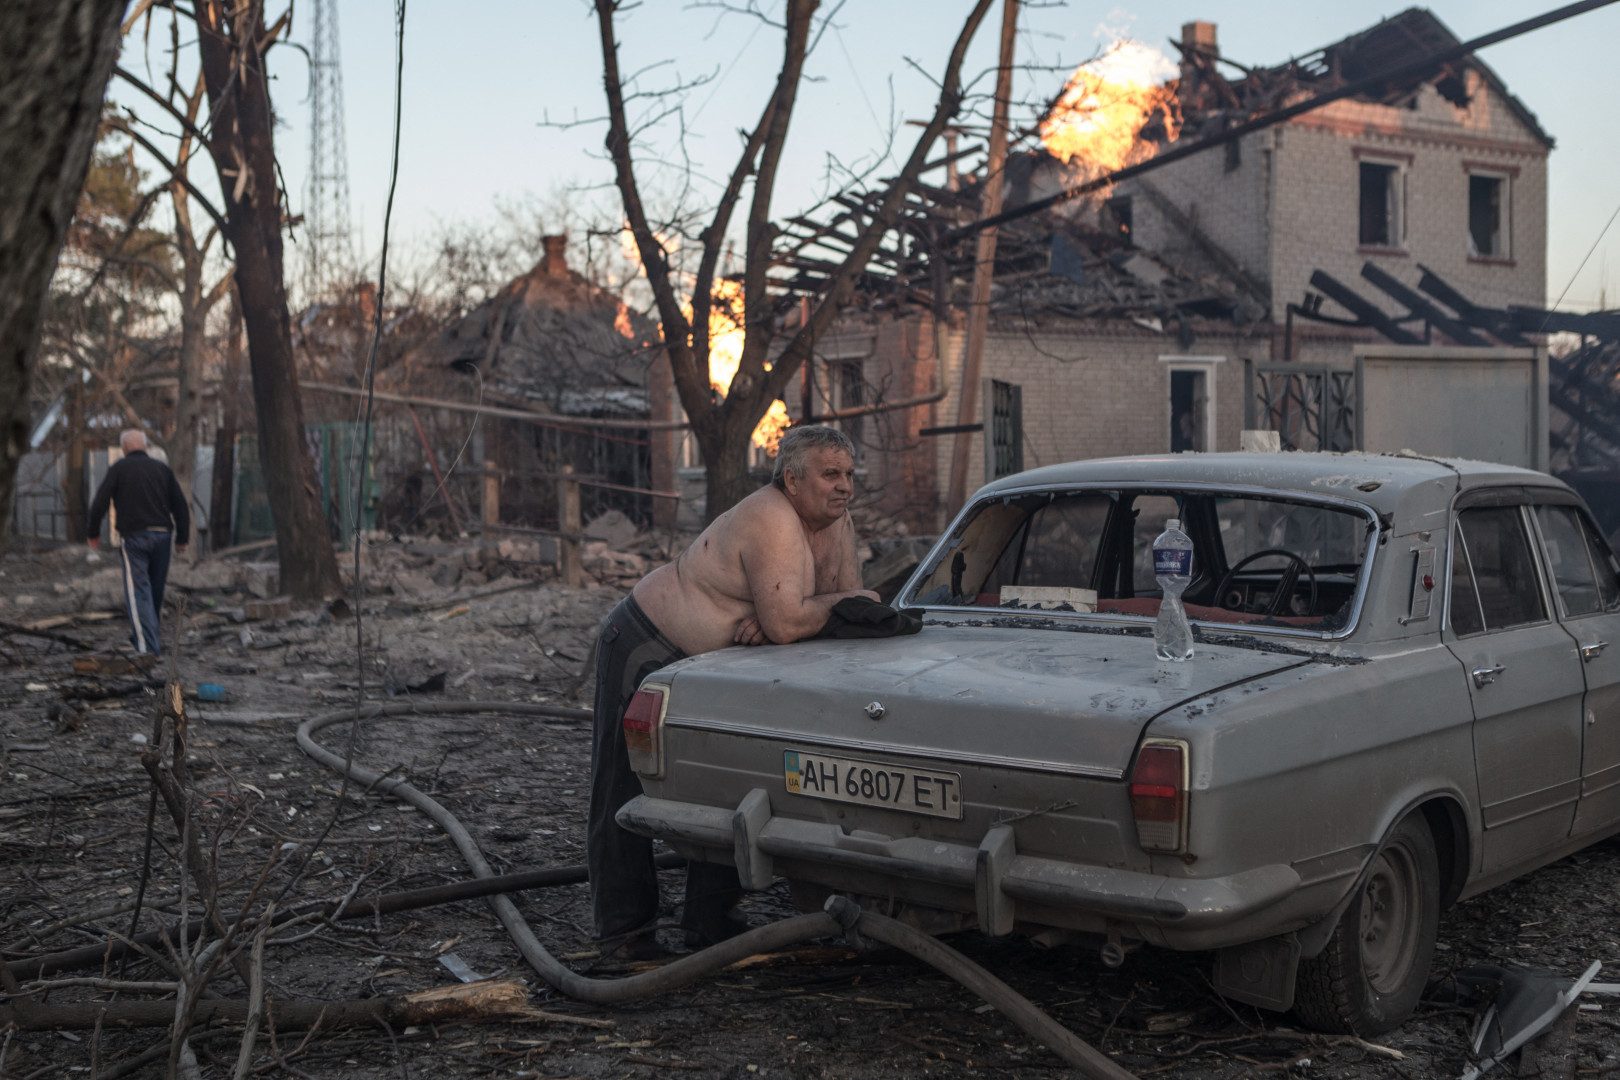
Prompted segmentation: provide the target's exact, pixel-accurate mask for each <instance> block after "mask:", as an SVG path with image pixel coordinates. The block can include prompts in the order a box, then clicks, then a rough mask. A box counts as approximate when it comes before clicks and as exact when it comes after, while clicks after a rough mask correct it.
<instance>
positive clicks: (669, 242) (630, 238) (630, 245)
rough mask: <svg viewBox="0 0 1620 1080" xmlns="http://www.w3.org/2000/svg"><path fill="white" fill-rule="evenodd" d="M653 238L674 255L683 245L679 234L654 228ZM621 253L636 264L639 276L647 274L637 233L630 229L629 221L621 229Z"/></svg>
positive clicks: (625, 259)
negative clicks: (637, 242) (637, 240)
mask: <svg viewBox="0 0 1620 1080" xmlns="http://www.w3.org/2000/svg"><path fill="white" fill-rule="evenodd" d="M653 239H654V240H656V241H657V242H658V246H659V247H661V248H663V249H664V251H666V252H667V253H668V254H669V255H670V256H673V255H674V254H675V252H676V251H677V250H679V249H680V246H681V238H680V236H679V235H678V234H671V233H662V232H659V231H658V230H657V229H654V230H653ZM619 253H620V254H622V255H623V256H624V261H625V262H627V263H633V264H634V265H635V268H636V276H637V277H646V276H647V266H646V264H645V263H643V262H642V261H641V248H640V246H638V245H637V244H636V234H635V233H634V232H632V231H631V230H630V223H629V222H628V221H626V222H625V223H624V228H622V229H620V230H619Z"/></svg>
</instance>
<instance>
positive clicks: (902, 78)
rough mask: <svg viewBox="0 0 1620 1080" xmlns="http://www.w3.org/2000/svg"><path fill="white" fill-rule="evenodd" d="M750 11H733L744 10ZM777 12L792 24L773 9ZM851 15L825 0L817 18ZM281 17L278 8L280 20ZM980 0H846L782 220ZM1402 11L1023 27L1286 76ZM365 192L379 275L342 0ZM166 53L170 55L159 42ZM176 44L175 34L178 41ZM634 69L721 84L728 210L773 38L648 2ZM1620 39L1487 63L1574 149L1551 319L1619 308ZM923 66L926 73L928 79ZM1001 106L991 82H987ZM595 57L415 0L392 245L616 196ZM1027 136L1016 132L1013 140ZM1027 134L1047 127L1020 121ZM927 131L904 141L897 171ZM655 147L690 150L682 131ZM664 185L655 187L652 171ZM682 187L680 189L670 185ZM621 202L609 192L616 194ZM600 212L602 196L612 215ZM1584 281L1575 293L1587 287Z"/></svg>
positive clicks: (452, 6)
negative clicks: (539, 206)
mask: <svg viewBox="0 0 1620 1080" xmlns="http://www.w3.org/2000/svg"><path fill="white" fill-rule="evenodd" d="M740 2H741V0H738V3H740ZM761 3H763V4H764V6H765V7H766V8H767V9H769V10H773V11H774V10H776V9H777V8H778V7H779V4H778V3H776V2H773V0H761ZM833 6H836V4H834V3H829V2H828V0H823V4H822V7H823V9H824V10H825V9H828V8H830V7H833ZM1552 6H1554V4H1553V0H1535V2H1532V3H1525V2H1524V0H1516V2H1515V0H1435V2H1433V3H1432V4H1431V5H1430V7H1431V9H1432V10H1433V11H1434V12H1435V13H1436V14H1437V15H1438V16H1439V17H1440V18H1441V20H1442V21H1444V22H1445V23H1446V25H1447V26H1449V27H1450V28H1451V30H1452V31H1453V32H1454V33H1456V34H1457V35H1458V37H1459V38H1462V39H1467V38H1470V37H1473V36H1476V35H1478V34H1481V33H1485V32H1488V31H1490V30H1494V29H1496V28H1498V27H1501V26H1505V25H1507V24H1509V23H1512V22H1516V21H1518V20H1520V19H1523V18H1526V17H1527V16H1529V15H1531V14H1534V13H1535V12H1537V11H1540V10H1545V9H1546V8H1550V7H1552ZM272 7H274V5H272ZM312 7H313V5H312V4H307V3H306V4H299V5H298V6H297V9H296V13H297V15H298V17H299V20H300V22H301V23H302V25H300V26H296V27H295V30H294V34H293V37H294V40H295V41H305V42H307V40H308V34H309V24H310V19H309V12H310V11H311V9H312ZM967 7H968V5H967V3H966V2H965V0H848V2H847V3H845V4H844V5H843V6H842V8H841V9H840V10H839V12H838V14H837V17H836V19H835V25H834V27H833V28H832V29H830V30H829V31H828V32H827V33H826V35H825V36H824V38H823V39H822V41H821V43H820V45H819V47H818V49H817V50H816V52H815V54H814V55H813V56H812V58H811V59H810V61H809V63H808V65H807V73H808V75H809V77H810V80H811V81H807V83H806V84H805V86H804V88H803V90H802V92H801V95H800V103H799V106H798V108H797V110H796V111H795V114H794V119H793V127H792V131H791V134H790V139H789V147H788V151H787V154H786V157H785V165H784V174H783V180H782V182H781V183H780V185H779V187H778V190H777V195H776V202H775V208H776V210H777V211H778V212H779V213H780V212H783V211H790V212H791V211H797V210H799V209H801V208H804V207H806V206H808V205H810V204H811V203H812V202H813V201H814V200H815V198H816V197H817V195H818V193H819V192H820V191H821V190H822V185H823V181H824V178H825V176H826V173H827V164H828V161H829V156H831V157H834V158H836V159H838V160H841V161H843V162H846V163H847V162H855V161H858V160H860V159H862V158H863V157H869V156H870V155H872V154H874V153H880V152H881V151H882V148H883V147H884V146H885V145H886V144H887V142H888V136H889V131H890V124H891V118H895V119H898V120H902V121H903V120H907V119H913V118H922V117H925V116H926V115H928V112H929V111H930V109H931V107H932V104H933V99H934V90H933V88H932V87H931V85H930V84H929V82H928V81H927V79H926V78H925V77H924V75H922V74H920V73H919V71H918V70H917V68H918V67H920V68H921V70H922V71H924V72H928V73H930V74H935V73H938V72H939V71H940V70H941V68H942V67H943V64H944V60H945V57H946V55H947V53H948V51H949V49H950V46H951V43H952V41H953V39H954V37H955V35H956V33H957V31H958V29H959V27H960V22H961V18H962V17H963V15H964V14H965V13H966V10H967ZM1403 7H1404V5H1400V4H1397V3H1388V4H1380V3H1368V2H1354V0H1352V2H1347V3H1334V4H1328V3H1322V2H1320V0H1316V2H1303V3H1302V2H1300V0H1290V2H1280V0H1242V2H1239V0H1141V2H1139V3H1137V5H1136V6H1134V7H1113V6H1111V5H1105V4H1096V5H1091V4H1084V3H1078V2H1072V0H1071V2H1070V3H1068V4H1066V5H1063V6H1044V7H1036V8H1030V9H1026V10H1025V12H1024V14H1023V18H1022V20H1021V23H1020V38H1019V45H1018V48H1019V57H1018V59H1019V62H1020V63H1021V64H1030V65H1045V66H1058V65H1061V66H1063V67H1065V68H1066V67H1070V66H1072V65H1073V64H1075V63H1077V62H1079V61H1080V60H1083V59H1085V58H1087V57H1088V56H1090V55H1092V54H1093V53H1094V52H1095V51H1096V50H1098V49H1099V48H1100V47H1101V46H1103V45H1104V44H1106V42H1107V40H1108V37H1107V34H1108V32H1109V31H1110V30H1112V32H1115V33H1117V32H1118V31H1120V30H1125V31H1126V32H1128V33H1129V35H1130V36H1132V37H1134V38H1137V39H1139V40H1141V41H1145V42H1147V43H1149V44H1153V45H1156V46H1158V47H1159V48H1161V49H1162V50H1163V51H1165V52H1166V53H1171V54H1172V56H1173V51H1172V50H1171V49H1170V47H1169V45H1168V44H1167V43H1166V39H1167V38H1170V37H1173V36H1177V35H1178V34H1179V27H1180V26H1181V24H1182V23H1183V22H1186V21H1190V20H1192V19H1204V20H1207V21H1211V22H1215V23H1217V24H1218V26H1219V37H1220V46H1221V51H1222V53H1223V55H1225V56H1228V57H1231V58H1232V59H1234V60H1238V61H1240V62H1243V63H1250V64H1262V65H1268V64H1275V63H1278V62H1281V61H1283V60H1285V59H1287V58H1288V57H1290V56H1293V55H1298V54H1301V53H1306V52H1309V51H1311V50H1313V49H1316V48H1318V47H1320V46H1322V45H1324V44H1328V43H1330V42H1332V41H1335V40H1337V39H1339V38H1341V37H1344V36H1346V35H1348V34H1350V33H1353V32H1355V31H1357V30H1360V29H1363V28H1365V27H1367V26H1369V25H1371V24H1372V23H1374V22H1376V21H1377V20H1378V19H1380V18H1382V17H1385V16H1387V15H1391V14H1394V13H1396V12H1398V11H1400V10H1403ZM338 8H339V16H338V18H339V26H340V34H341V44H342V59H343V79H344V92H345V97H346V120H347V134H348V151H349V154H348V157H349V179H350V188H351V196H352V204H351V205H352V210H351V213H352V215H353V218H354V221H355V224H356V226H357V229H358V231H359V232H360V234H361V237H362V238H363V242H364V246H365V251H366V254H367V255H370V256H374V255H375V253H376V250H377V245H378V242H379V240H380V237H381V234H382V214H383V205H384V201H385V198H386V194H387V183H388V159H389V138H390V133H391V132H390V125H391V112H392V108H393V62H394V33H393V17H394V6H393V4H392V3H390V2H389V0H340V2H339V4H338ZM999 20H1000V5H999V4H997V5H996V7H995V10H994V11H993V13H992V15H991V16H990V17H989V18H988V19H987V20H986V22H985V25H984V26H983V27H982V28H981V30H980V32H979V35H978V38H977V40H976V43H975V47H974V50H973V52H972V53H971V54H970V59H969V63H968V65H967V68H966V71H967V73H968V74H969V76H970V77H971V76H975V75H978V76H984V73H985V72H986V71H987V69H989V68H990V67H991V66H992V65H993V63H994V50H995V43H996V36H997V29H998V26H999ZM156 36H157V35H154V37H156ZM165 36H166V35H165ZM619 40H620V42H621V47H622V60H621V64H622V66H623V67H624V69H625V70H627V71H628V70H633V69H636V68H639V67H643V66H647V65H660V64H661V65H662V66H658V67H655V68H653V69H652V70H651V72H650V73H649V74H648V76H647V78H648V80H649V85H650V86H656V85H659V84H660V83H661V82H668V81H670V80H673V79H675V78H677V77H678V78H683V79H692V78H696V77H699V76H712V78H713V81H711V82H710V83H709V84H708V85H706V86H704V87H702V88H699V89H697V90H695V91H693V92H692V94H691V95H690V97H689V98H688V101H687V112H686V115H687V125H688V129H689V132H688V137H687V152H688V153H689V154H690V156H691V157H692V159H693V164H694V168H695V172H696V177H697V179H696V180H695V181H694V183H695V185H696V188H697V193H698V195H699V196H700V197H701V196H702V195H704V194H705V190H706V186H707V190H708V191H712V190H713V187H712V185H713V184H714V183H716V180H715V178H716V177H720V178H722V179H723V177H724V176H725V173H726V171H727V169H728V168H729V166H730V164H731V163H732V161H733V159H734V157H735V151H736V146H737V137H736V131H737V129H738V128H740V127H743V126H746V125H750V124H752V122H753V120H754V118H755V116H756V115H757V112H758V109H759V107H760V105H761V103H762V102H763V100H764V98H765V95H766V94H767V93H768V90H769V86H770V84H771V81H772V77H773V75H774V73H775V71H776V69H777V67H778V65H779V61H780V56H781V45H780V37H779V33H778V32H777V31H775V30H774V29H772V28H771V27H767V26H763V25H762V24H761V23H760V22H759V21H757V20H754V19H751V18H750V17H748V16H744V15H737V14H722V13H721V12H720V11H719V10H718V9H717V8H715V7H708V6H703V7H700V6H696V5H694V4H691V3H689V2H688V0H644V2H643V3H642V4H641V5H640V6H639V7H635V8H634V9H633V10H631V11H630V12H628V13H627V14H625V15H624V16H622V18H621V21H620V26H619ZM1616 41H1620V4H1616V5H1615V6H1613V7H1609V8H1604V9H1601V10H1599V11H1597V12H1594V13H1590V14H1587V15H1583V16H1579V17H1577V18H1575V19H1573V20H1570V21H1567V22H1564V23H1561V24H1558V25H1556V26H1553V27H1551V28H1548V29H1544V30H1539V31H1535V32H1534V33H1532V34H1530V35H1527V36H1525V37H1522V38H1519V39H1517V40H1514V41H1511V42H1508V43H1505V44H1503V45H1498V46H1495V47H1493V48H1491V49H1488V50H1486V51H1485V52H1484V53H1482V54H1481V57H1482V59H1484V60H1485V62H1486V63H1488V64H1490V65H1491V66H1492V67H1493V68H1494V69H1495V70H1496V71H1497V73H1498V74H1499V75H1501V77H1502V78H1503V80H1504V81H1505V82H1506V83H1507V85H1508V87H1509V88H1510V89H1511V90H1512V91H1513V92H1514V93H1516V94H1517V95H1518V96H1519V98H1520V99H1521V100H1523V101H1524V102H1525V103H1526V104H1527V105H1528V106H1529V107H1530V109H1531V110H1532V111H1533V112H1535V113H1536V114H1537V115H1538V117H1539V118H1540V120H1541V123H1542V126H1543V127H1544V128H1545V129H1546V130H1547V131H1549V132H1550V133H1551V134H1552V135H1553V136H1554V137H1555V138H1556V139H1557V141H1558V145H1557V148H1556V149H1555V150H1554V151H1553V153H1552V157H1551V163H1550V167H1549V169H1550V178H1551V194H1550V200H1549V272H1548V284H1547V290H1548V300H1549V302H1552V301H1554V300H1556V299H1557V298H1558V296H1559V295H1560V293H1561V292H1563V291H1564V289H1565V287H1566V286H1569V291H1568V296H1567V299H1566V301H1565V305H1564V306H1566V307H1570V308H1578V309H1589V308H1591V307H1593V306H1595V305H1597V303H1598V301H1599V298H1600V295H1603V296H1606V298H1607V303H1608V305H1609V306H1610V307H1614V306H1620V301H1617V300H1616V299H1615V295H1614V294H1615V292H1616V291H1617V289H1616V286H1617V285H1620V277H1617V275H1620V222H1617V223H1616V224H1615V226H1614V227H1613V228H1611V229H1610V230H1609V232H1608V235H1607V236H1606V237H1605V238H1604V240H1603V242H1602V244H1601V245H1600V246H1599V247H1598V249H1597V251H1596V252H1595V253H1593V254H1592V256H1591V259H1590V261H1589V262H1588V263H1587V265H1586V266H1585V268H1584V269H1582V270H1581V271H1580V273H1579V274H1578V275H1576V267H1577V265H1579V264H1580V262H1581V260H1582V258H1583V257H1584V256H1586V254H1587V252H1588V249H1590V248H1591V247H1592V245H1593V243H1594V241H1596V240H1597V237H1598V234H1599V232H1600V230H1602V229H1603V226H1604V223H1605V222H1607V221H1608V220H1609V218H1610V215H1611V214H1613V213H1614V212H1615V210H1616V209H1617V207H1620V109H1617V108H1616V107H1615V104H1614V101H1613V96H1614V95H1613V93H1612V92H1611V91H1610V90H1608V89H1607V88H1608V87H1609V86H1610V79H1611V77H1612V74H1613V69H1614V65H1615V60H1614V54H1613V44H1614V42H1616ZM276 53H277V56H278V59H277V60H276V62H275V64H274V67H273V72H274V74H275V75H276V77H277V85H276V87H275V90H274V93H275V95H276V100H277V104H278V108H279V110H280V113H281V119H282V123H283V126H282V127H281V129H280V130H279V131H278V139H279V142H278V152H279V154H280V156H281V158H282V161H283V168H284V171H285V175H286V179H287V184H288V186H289V188H290V189H291V190H292V191H293V192H294V193H295V195H294V198H295V203H296V202H297V201H298V200H300V199H301V192H302V188H303V183H304V173H305V167H306V162H307V160H308V155H309V142H308V140H309V135H308V123H309V106H308V104H307V101H306V98H305V87H306V68H305V63H304V60H303V58H302V56H301V55H300V54H299V53H298V52H297V51H296V50H293V49H289V48H279V49H277V50H276ZM913 63H914V64H915V65H917V67H913V66H912V65H913ZM1020 81H1021V85H1020V87H1019V92H1020V94H1021V95H1023V96H1024V97H1026V98H1027V99H1030V100H1035V99H1044V98H1047V97H1049V96H1050V95H1051V94H1053V93H1055V92H1056V90H1057V89H1058V88H1059V87H1060V86H1061V85H1062V81H1063V75H1062V74H1060V73H1058V72H1055V71H1041V70H1031V71H1026V72H1024V73H1022V74H1021V76H1020ZM979 85H980V86H981V87H982V88H984V89H985V90H986V92H987V91H988V78H987V77H985V78H984V81H981V83H980V84H979ZM602 100H603V99H602V82H601V49H600V43H599V38H598V34H597V26H596V21H595V18H594V16H593V14H592V10H591V6H590V5H589V4H588V3H587V2H586V0H528V2H522V3H518V2H513V0H486V2H485V3H481V4H476V5H474V4H467V3H460V2H448V0H410V2H409V9H408V13H407V22H406V31H405V92H404V136H403V145H402V150H401V166H400V178H399V193H398V196H397V200H396V204H395V218H394V221H395V225H394V228H395V233H394V235H395V240H396V242H397V243H399V244H401V245H402V248H403V253H404V254H405V255H406V257H410V253H412V252H413V251H414V252H416V253H418V254H419V253H420V252H421V251H422V250H423V249H424V248H425V246H426V245H427V244H429V243H430V238H431V236H432V235H433V233H434V232H435V231H436V229H438V228H439V227H440V225H441V224H444V223H456V222H477V221H484V220H490V219H492V218H493V217H494V215H495V207H496V205H497V203H498V202H500V201H502V200H504V201H507V202H512V201H519V200H523V199H525V198H529V197H534V198H535V199H538V200H545V199H547V198H549V197H552V196H554V195H555V194H556V193H558V192H559V191H561V190H563V189H565V188H567V187H568V186H570V185H579V186H588V185H603V184H606V183H608V182H609V181H610V180H611V172H610V170H609V168H608V166H607V165H606V163H605V162H604V160H603V159H602V155H601V151H600V147H601V139H602V134H603V130H604V128H603V126H602V125H599V124H597V125H588V126H583V127H576V128H572V129H567V130H561V129H558V128H556V127H551V126H546V125H544V124H543V123H542V121H543V120H545V119H546V118H547V117H548V116H549V117H550V119H552V120H554V121H555V120H561V119H570V118H573V117H576V116H577V117H579V118H582V119H588V118H592V117H596V116H600V115H601V113H602V111H603V105H602ZM1016 119H1018V118H1017V117H1015V120H1016ZM1022 119H1023V120H1024V121H1025V122H1028V121H1029V119H1031V117H1030V116H1029V115H1028V114H1026V115H1025V116H1024V117H1023V118H1022ZM914 131H915V129H906V128H901V129H900V136H899V143H898V147H897V150H896V153H897V154H898V155H900V156H903V155H904V154H905V153H906V152H907V151H908V150H909V146H910V141H911V138H912V137H913V132H914ZM654 145H655V146H657V147H659V148H661V149H662V150H664V151H670V150H672V149H674V147H675V140H674V139H673V137H672V136H671V135H669V134H668V133H666V134H665V135H664V136H663V137H661V138H657V139H655V141H654ZM648 169H649V172H648V176H649V178H651V177H652V176H653V174H654V173H657V172H658V171H659V170H658V167H657V166H655V165H651V164H649V166H648ZM661 175H662V178H663V180H664V181H665V182H666V183H673V182H674V180H675V177H676V172H675V170H673V169H671V168H666V169H664V170H663V171H662V174H661ZM608 195H609V196H611V193H608ZM599 197H601V196H599ZM1572 279H1573V283H1572V284H1571V282H1572Z"/></svg>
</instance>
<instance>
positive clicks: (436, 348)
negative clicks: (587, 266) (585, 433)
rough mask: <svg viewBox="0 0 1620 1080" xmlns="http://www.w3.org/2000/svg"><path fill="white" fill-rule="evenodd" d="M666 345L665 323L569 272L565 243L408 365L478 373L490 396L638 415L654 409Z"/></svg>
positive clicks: (577, 411) (579, 411) (580, 411)
mask: <svg viewBox="0 0 1620 1080" xmlns="http://www.w3.org/2000/svg"><path fill="white" fill-rule="evenodd" d="M547 239H548V241H550V240H552V239H554V238H549V237H548V238H547ZM658 342H659V337H658V325H657V323H655V322H653V321H652V320H650V319H648V318H646V317H645V316H644V315H641V314H639V313H638V312H636V311H634V310H631V309H630V308H628V307H627V306H626V305H625V304H623V303H622V302H620V301H619V300H618V298H617V297H615V296H614V295H613V294H612V293H610V292H607V291H606V290H604V289H602V288H600V287H599V286H597V285H595V284H593V283H592V282H590V281H589V280H588V279H587V278H585V277H584V276H583V275H581V274H579V273H576V272H574V271H572V270H570V269H568V267H567V264H566V262H565V261H564V259H563V256H562V249H561V246H560V245H556V246H548V250H547V254H546V256H545V257H544V258H542V259H541V260H540V262H538V263H537V264H535V267H534V269H532V270H530V271H529V272H528V273H527V274H523V275H521V276H519V277H517V278H515V279H513V280H512V281H511V282H509V283H508V284H507V285H506V287H505V288H503V289H501V291H500V292H499V293H497V294H496V295H495V296H493V297H491V298H490V299H488V300H486V301H484V302H483V303H482V304H479V305H478V306H477V307H475V308H473V309H472V310H471V311H469V312H467V314H465V315H463V316H461V317H460V318H458V319H456V320H454V321H452V322H450V323H449V324H447V325H446V326H444V327H443V328H442V329H441V330H440V331H439V333H438V334H436V335H434V336H433V337H432V338H430V339H429V340H428V341H426V342H424V343H423V344H421V345H419V346H417V347H416V348H415V349H413V350H411V353H410V355H409V356H408V358H407V365H408V366H409V367H412V368H416V369H418V370H421V369H429V370H431V369H434V368H438V369H441V370H443V369H454V370H456V371H459V372H463V373H465V374H473V373H476V374H478V375H479V376H481V379H482V385H483V388H484V390H486V391H489V392H493V394H495V395H497V396H499V397H504V398H508V399H522V400H529V401H535V402H541V403H544V404H545V405H546V406H547V407H548V408H550V409H551V410H553V411H556V412H563V413H569V414H572V415H600V414H610V415H620V414H636V413H645V412H646V411H647V396H646V388H647V367H648V365H649V364H650V363H651V361H652V359H653V357H654V355H655V354H656V349H657V348H658V347H659V345H658Z"/></svg>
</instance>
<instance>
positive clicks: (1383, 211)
mask: <svg viewBox="0 0 1620 1080" xmlns="http://www.w3.org/2000/svg"><path fill="white" fill-rule="evenodd" d="M1396 172H1397V170H1396V167H1395V166H1394V165H1378V164H1375V163H1373V162H1370V161H1363V162H1362V163H1361V215H1360V216H1361V243H1362V245H1363V246H1365V247H1390V248H1392V247H1395V246H1396V245H1397V243H1398V242H1399V236H1400V233H1399V229H1398V228H1397V224H1398V222H1397V214H1396V206H1397V203H1396Z"/></svg>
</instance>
